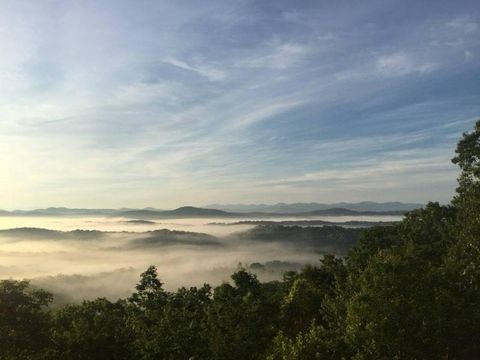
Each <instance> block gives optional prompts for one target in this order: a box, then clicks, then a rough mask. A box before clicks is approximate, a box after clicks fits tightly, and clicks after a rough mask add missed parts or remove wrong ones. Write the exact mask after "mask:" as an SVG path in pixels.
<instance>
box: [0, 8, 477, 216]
mask: <svg viewBox="0 0 480 360" xmlns="http://www.w3.org/2000/svg"><path fill="white" fill-rule="evenodd" d="M0 24H1V25H0V53H1V54H2V56H1V58H0V114H1V119H0V153H1V154H2V157H1V161H0V186H1V187H2V194H1V195H0V207H2V208H28V207H37V206H51V205H65V206H72V207H73V206H78V207H121V206H131V207H133V206H135V207H143V206H154V207H159V208H167V207H175V206H179V205H183V204H195V205H202V204H206V203H213V202H217V203H219V202H225V203H232V202H233V203H238V202H241V203H251V202H263V203H265V202H277V201H321V202H332V201H359V200H376V201H388V200H399V199H400V200H403V201H415V202H422V201H426V200H428V199H431V200H439V201H442V202H446V201H448V200H449V198H450V197H451V195H452V192H453V190H454V188H455V177H456V169H455V167H454V166H453V165H451V164H450V163H449V159H450V158H451V157H452V155H453V149H454V146H455V143H456V141H457V139H458V137H459V136H460V134H461V133H462V131H465V130H467V129H469V128H470V127H471V125H472V123H473V121H474V119H475V118H476V117H478V116H480V108H479V102H478V100H479V96H478V94H479V93H480V81H479V80H478V75H477V74H478V73H479V70H480V66H479V65H480V61H479V59H480V41H479V40H478V39H479V35H480V28H479V24H480V7H479V6H478V5H477V4H476V2H474V1H472V2H468V1H465V2H455V4H453V3H452V2H437V1H435V2H433V1H432V2H429V1H427V2H422V3H421V4H419V3H418V2H408V1H407V2H406V3H404V2H402V4H399V3H394V2H389V1H366V2H362V4H357V6H351V5H348V4H346V3H345V4H344V3H342V2H339V3H336V4H333V3H322V2H309V1H300V2H294V3H293V2H283V1H264V2H263V1H262V2H253V1H240V0H239V1H205V2H202V6H198V3H196V2H193V1H192V2H189V1H187V2H182V3H181V4H179V3H178V2H174V1H162V2H149V1H137V2H135V3H132V2H130V1H103V2H95V1H83V2H58V1H47V0H45V1H35V2H15V1H5V2H2V3H1V4H0Z"/></svg>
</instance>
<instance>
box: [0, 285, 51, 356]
mask: <svg viewBox="0 0 480 360" xmlns="http://www.w3.org/2000/svg"><path fill="white" fill-rule="evenodd" d="M51 301H52V294H50V293H48V292H46V291H43V290H33V289H31V288H30V286H29V282H28V281H25V280H24V281H15V280H2V281H0V358H1V359H6V360H7V359H12V360H13V359H32V358H36V359H41V358H46V352H47V350H48V346H49V345H50V344H51V343H50V338H49V325H50V321H49V320H50V317H49V314H48V313H47V312H46V311H45V308H46V307H47V306H48V304H50V302H51Z"/></svg>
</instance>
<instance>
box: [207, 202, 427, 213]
mask: <svg viewBox="0 0 480 360" xmlns="http://www.w3.org/2000/svg"><path fill="white" fill-rule="evenodd" d="M423 206H424V204H419V203H402V202H398V201H392V202H383V203H379V202H374V201H362V202H358V203H348V202H339V203H332V204H323V203H316V202H312V203H292V204H286V203H277V204H272V205H267V204H212V205H207V206H205V207H206V208H208V209H218V210H223V211H230V212H252V211H253V212H257V211H258V212H275V213H296V212H310V211H316V210H328V209H333V208H342V209H347V210H353V211H411V210H415V209H418V208H421V207H423Z"/></svg>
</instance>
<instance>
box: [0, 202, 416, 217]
mask: <svg viewBox="0 0 480 360" xmlns="http://www.w3.org/2000/svg"><path fill="white" fill-rule="evenodd" d="M341 205H343V206H341ZM218 206H219V207H221V209H217V208H210V207H209V208H200V207H193V206H183V207H180V208H177V209H174V210H158V209H153V208H145V209H127V208H123V209H69V208H65V207H50V208H46V209H36V210H14V211H5V210H0V216H108V217H124V218H129V219H139V220H142V219H162V218H193V217H196V218H228V217H237V218H246V217H249V218H264V217H287V216H301V217H313V216H355V215H372V216H375V215H402V214H404V213H405V212H407V211H410V210H413V209H415V208H418V207H421V205H420V204H404V203H370V202H363V203H338V204H330V205H326V204H316V203H310V204H302V203H299V204H276V205H265V206H263V205H242V206H243V208H242V209H238V206H239V205H237V208H235V206H234V205H232V206H231V207H229V205H218ZM225 209H227V210H225ZM235 209H236V210H235ZM248 209H250V210H249V211H248Z"/></svg>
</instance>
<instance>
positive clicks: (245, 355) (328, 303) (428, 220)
mask: <svg viewBox="0 0 480 360" xmlns="http://www.w3.org/2000/svg"><path fill="white" fill-rule="evenodd" d="M453 162H454V163H455V164H457V165H458V166H459V168H460V171H461V173H460V176H459V179H458V180H459V181H458V188H457V192H456V195H455V197H454V198H453V200H452V202H451V204H450V205H447V206H441V205H439V204H438V203H429V204H427V205H426V206H425V207H424V208H422V209H417V210H414V211H412V212H410V213H408V214H407V215H406V217H405V219H404V220H403V221H402V222H401V223H399V224H394V225H392V226H383V227H373V228H370V229H367V230H365V231H364V232H363V236H362V237H361V239H360V241H359V242H358V244H357V245H356V246H355V247H354V248H353V249H351V250H350V252H349V255H348V257H347V258H345V259H343V258H336V257H334V256H331V255H327V256H325V257H323V258H322V260H321V261H320V262H319V263H318V264H317V266H308V267H305V268H304V269H302V270H301V271H298V272H287V273H285V275H284V278H283V280H282V281H275V282H267V283H261V282H260V281H258V279H257V278H256V277H255V276H254V275H252V274H251V273H249V272H248V271H246V270H245V269H239V270H238V271H237V272H235V273H234V274H233V275H232V277H231V282H230V283H224V284H221V285H219V286H217V287H215V288H211V287H210V286H209V285H207V284H205V285H203V286H202V287H199V288H197V287H193V288H189V289H186V288H181V289H178V290H177V291H175V292H169V291H166V290H165V289H164V287H163V284H162V282H161V274H160V277H159V275H158V274H157V271H156V268H155V267H150V268H148V269H147V270H146V271H145V272H144V273H143V274H142V275H141V277H140V279H139V282H138V285H137V286H136V289H134V290H133V293H132V295H131V296H130V297H128V298H126V299H122V300H119V301H117V302H110V301H107V300H106V299H103V298H100V299H97V300H94V301H85V302H83V303H82V304H78V305H70V306H66V307H63V308H60V309H52V308H50V307H49V304H50V302H51V300H52V296H51V294H49V293H47V292H44V291H42V290H38V289H33V288H31V287H29V285H28V282H25V281H20V282H19V281H14V280H4V281H2V282H1V283H0V359H99V360H100V359H102V360H103V359H152V360H153V359H205V360H206V359H212V360H226V359H228V360H245V359H253V360H256V359H258V360H260V359H266V360H307V359H308V360H309V359H357V360H359V359H479V358H480V342H479V341H478V339H479V338H480V121H478V122H477V123H476V125H475V129H474V131H472V132H471V133H466V134H464V135H463V137H462V139H461V140H460V142H459V144H458V146H457V149H456V155H455V157H454V159H453ZM199 261H201V259H199Z"/></svg>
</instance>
